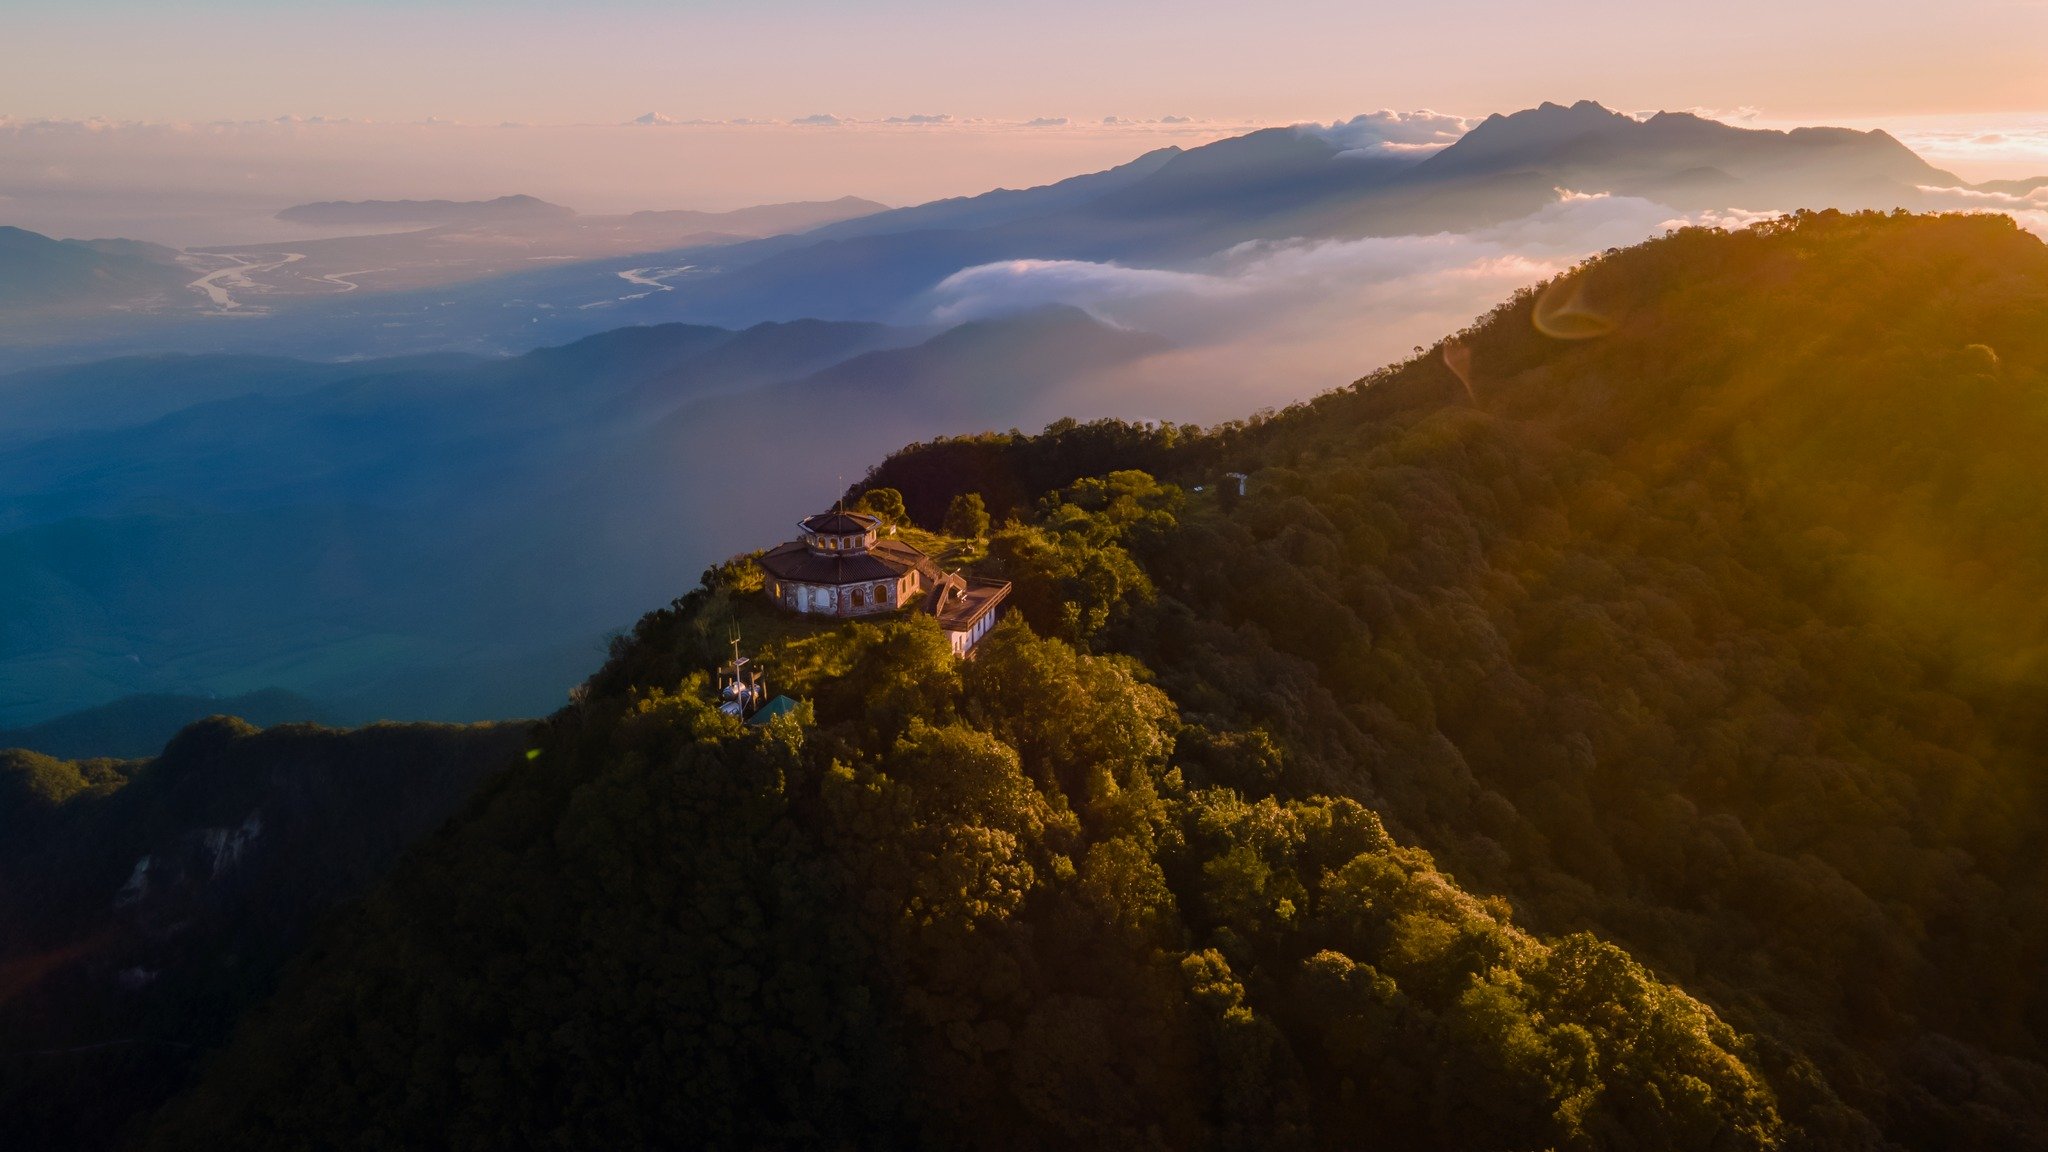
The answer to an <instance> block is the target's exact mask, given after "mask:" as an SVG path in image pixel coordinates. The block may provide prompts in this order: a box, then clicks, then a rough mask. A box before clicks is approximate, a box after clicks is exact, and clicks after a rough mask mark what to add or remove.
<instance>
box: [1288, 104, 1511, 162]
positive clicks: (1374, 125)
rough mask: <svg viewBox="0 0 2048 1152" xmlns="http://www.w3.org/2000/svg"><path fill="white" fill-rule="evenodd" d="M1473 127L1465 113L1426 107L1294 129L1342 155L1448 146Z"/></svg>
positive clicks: (1355, 117) (1430, 150) (1312, 124)
mask: <svg viewBox="0 0 2048 1152" xmlns="http://www.w3.org/2000/svg"><path fill="white" fill-rule="evenodd" d="M1471 127H1472V121H1470V120H1467V119H1466V118H1464V117H1462V116H1450V115H1446V114H1444V113H1441V112H1431V111H1428V110H1427V109H1425V110H1422V111H1419V112H1391V111H1386V110H1384V109H1383V110H1381V111H1378V112H1367V113H1365V114H1364V115H1362V116H1353V117H1352V118H1351V119H1349V120H1334V121H1331V122H1330V123H1328V124H1315V123H1309V124H1296V125H1295V126H1294V130H1295V131H1297V132H1300V133H1303V134H1304V135H1309V136H1315V137H1317V138H1319V139H1322V140H1326V141H1328V142H1329V143H1330V145H1331V146H1332V147H1335V148H1336V149H1337V154H1338V155H1339V156H1371V155H1381V154H1384V153H1388V152H1434V151H1436V150H1437V149H1439V148H1445V147H1449V146H1450V145H1451V144H1454V143H1456V142H1457V139H1458V137H1460V136H1463V135H1464V134H1465V132H1466V130H1467V129H1469V128H1471Z"/></svg>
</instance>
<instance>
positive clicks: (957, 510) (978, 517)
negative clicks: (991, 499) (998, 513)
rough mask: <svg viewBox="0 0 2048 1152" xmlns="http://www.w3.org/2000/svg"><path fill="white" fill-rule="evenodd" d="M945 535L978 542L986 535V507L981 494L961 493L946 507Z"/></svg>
mask: <svg viewBox="0 0 2048 1152" xmlns="http://www.w3.org/2000/svg"><path fill="white" fill-rule="evenodd" d="M946 534H947V535H948V536H963V537H966V538H968V539H970V540H979V539H981V538H982V537H983V536H986V535H988V506H987V505H986V504H984V503H982V499H981V493H979V492H962V493H961V494H960V495H958V496H955V497H953V502H952V503H951V504H949V505H947V506H946Z"/></svg>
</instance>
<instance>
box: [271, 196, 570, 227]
mask: <svg viewBox="0 0 2048 1152" xmlns="http://www.w3.org/2000/svg"><path fill="white" fill-rule="evenodd" d="M575 214H576V211H575V209H573V208H564V207H562V206H561V205H560V204H550V203H548V202H547V201H545V200H541V199H537V198H535V197H532V196H500V197H498V198H497V199H495V200H322V201H320V202H318V203H314V204H294V205H293V206H291V207H290V208H286V209H285V210H283V211H282V212H279V213H278V214H277V218H278V219H279V220H284V221H288V222H290V223H293V224H316V225H318V224H454V223H458V222H460V223H470V222H479V221H488V220H499V221H502V220H534V219H541V220H559V219H565V218H567V217H570V216H574V215H575Z"/></svg>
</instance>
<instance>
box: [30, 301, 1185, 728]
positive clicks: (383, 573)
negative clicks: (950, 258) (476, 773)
mask: <svg viewBox="0 0 2048 1152" xmlns="http://www.w3.org/2000/svg"><path fill="white" fill-rule="evenodd" d="M1158 347H1159V341H1158V340H1157V339H1156V338H1154V337H1149V336H1145V335H1142V334H1138V333H1129V332H1122V331H1118V330H1115V329H1111V328H1109V327H1107V326H1105V325H1102V324H1100V323H1098V322H1096V321H1094V320H1093V319H1091V318H1089V317H1088V316H1086V315H1085V314H1082V313H1080V312H1077V311H1073V310H1070V309H1067V310H1062V309H1055V310H1048V311H1042V312H1037V313H1031V314H1025V315H1019V316H1014V317H1009V318H1005V319H1003V320H999V321H988V322H977V323H971V324H964V325H960V326H957V327H955V328H952V329H950V330H945V331H938V332H936V333H935V332H933V331H932V330H928V329H902V328H891V327H886V326H881V325H874V324H859V323H827V322H821V321H801V322H792V323H784V324H765V325H758V326H755V327H753V328H750V329H747V330H744V331H735V330H730V329H723V328H714V327H706V326H688V325H668V326H662V327H652V328H629V329H622V330H619V331H616V332H611V333H607V334H604V335H600V336H596V337H591V338H589V339H586V340H583V341H580V342H578V343H576V344H573V345H569V346H566V347H561V348H552V349H544V350H540V351H536V352H533V353H529V354H527V355H524V356H520V357H516V358H511V359H503V360H475V359H465V358H459V357H439V358H431V357H430V358H414V359H409V360H400V361H390V362H371V363H361V364H351V365H334V364H315V363H303V362H296V361H283V360H249V361H242V360H239V359H238V358H232V357H227V358H223V357H215V358H209V359H205V360H193V359H189V358H166V359H161V360H157V361H150V360H146V359H143V360H125V361H114V362H111V363H109V364H106V365H85V366H79V367H74V368H68V369H62V370H39V371H38V372H36V373H33V374H30V375H29V376H28V377H25V378H24V377H16V378H11V379H0V398H7V397H11V396H14V395H15V394H17V393H29V394H30V399H32V401H33V403H24V405H23V407H24V408H26V409H31V410H33V411H34V412H35V413H36V419H37V421H39V423H40V426H41V427H42V428H43V429H44V430H45V431H44V433H43V434H41V435H39V436H36V437H34V438H30V439H27V440H23V441H17V442H16V443H14V444H13V445H11V446H7V445H5V444H4V442H0V600H4V602H6V603H8V604H11V605H15V606H17V607H18V608H19V610H18V611H14V612H10V613H8V614H6V615H5V616H0V724H5V725H9V726H15V727H19V726H24V725H30V724H35V723H37V722H39V721H42V720H44V719H45V718H47V717H50V716H53V715H56V714H59V713H62V712H66V711H70V710H73V709H77V708H81V707H87V706H91V705H94V704H98V703H100V702H103V701H106V700H109V699H114V698H117V697H121V696H126V695H131V694H136V693H151V692H154V693H163V692H172V693H185V694H193V693H218V694H222V695H233V694H237V693H242V692H247V691H251V690H253V689H257V688H273V687H275V688H283V689H287V690H289V691H291V692H295V693H298V694H300V695H302V696H304V697H306V698H308V699H309V700H311V701H313V702H314V703H315V704H317V705H318V707H320V708H321V709H323V710H324V711H325V712H326V713H327V714H333V715H344V716H392V717H416V718H433V719H466V718H474V717H485V716H509V715H535V714H538V713H541V712H544V711H546V710H548V709H549V708H551V707H553V706H554V705H556V704H557V703H559V701H560V700H561V697H562V693H563V692H565V691H566V690H567V688H568V687H569V685H570V684H572V683H573V682H574V681H575V679H576V677H577V675H579V673H580V670H581V669H582V668H583V667H584V666H586V665H587V664H588V663H589V662H590V660H591V658H592V654H593V653H594V652H597V651H599V650H601V648H602V640H603V637H604V635H605V634H606V633H607V632H608V631H609V630H611V629H613V628H615V627H617V626H618V625H619V624H621V623H623V622H625V621H626V620H628V619H630V618H631V614H632V612H633V609H634V606H635V605H638V604H643V603H646V602H648V601H649V600H650V599H654V600H662V599H665V598H667V597H669V596H672V595H674V594H675V592H676V591H677V590H679V589H680V588H682V587H683V586H685V585H686V584H687V583H688V582H689V581H690V580H691V579H693V578H694V576H695V574H696V573H697V572H698V571H699V570H700V569H701V568H702V567H703V566H704V565H705V564H707V563H710V562H712V561H714V560H716V559H718V558H720V557H722V556H724V555H727V554H729V553H731V552H732V551H734V550H737V549H740V548H745V547H749V546H752V545H755V544H761V543H774V542H776V540H778V539H780V534H782V533H783V532H784V530H785V528H786V527H787V525H789V524H790V523H793V522H794V520H795V519H796V518H798V517H800V516H801V515H803V514H805V513H807V512H810V511H815V508H814V507H813V506H812V505H813V504H815V503H816V502H817V501H819V500H822V499H825V498H827V495H828V494H829V493H830V492H832V491H833V490H834V489H835V488H836V487H838V486H839V485H840V484H841V483H843V482H844V481H845V480H847V479H851V478H852V477H853V476H854V475H856V474H857V473H858V471H859V470H860V469H861V468H863V467H864V466H865V463H866V461H868V460H870V459H872V458H874V457H876V456H878V455H880V454H881V453H883V452H886V451H887V450H888V449H889V448H891V447H893V446H895V445H898V444H901V443H903V442H905V441H908V440H916V439H921V438H925V437H929V436H933V435H938V434H940V433H944V432H949V431H956V430H958V429H960V428H979V427H1008V426H1012V425H1018V424H1024V425H1034V424H1035V423H1043V422H1044V421H1045V420H1048V419H1051V418H1052V417H1053V416H1056V415H1058V414H1059V413H1060V410H1061V407H1062V406H1063V405H1064V403H1065V402H1064V401H1063V400H1062V399H1060V397H1061V396H1062V392H1061V391H1060V389H1061V386H1062V385H1063V384H1064V383H1065V382H1067V381H1070V380H1073V379H1076V378H1079V377H1081V376H1084V375H1086V374H1087V373H1089V372H1091V371H1095V370H1099V369H1102V368H1105V367H1108V366H1112V365H1115V364H1119V363H1124V362H1127V361H1130V360H1132V359H1135V358H1137V357H1140V356H1144V355H1146V354H1148V353H1150V352H1152V351H1155V350H1157V348H1158ZM159 378H160V379H161V380H162V381H163V384H162V386H161V387H159V386H158V383H157V381H158V379H159ZM238 389H239V391H238ZM126 392H133V393H134V394H135V395H136V396H137V397H138V402H137V404H136V406H135V410H134V411H131V410H130V409H129V407H128V406H127V405H124V404H123V403H121V402H120V401H119V400H118V399H117V397H119V396H120V395H122V394H123V393H126ZM66 394H72V395H76V396H78V397H80V398H81V403H80V405H79V406H78V408H77V409H75V410H68V411H67V410H63V409H62V408H61V406H60V405H58V404H57V402H56V398H58V397H61V396H63V395H66ZM4 411H5V409H4V408H0V413H4ZM77 748H78V746H77V745H66V746H65V750H66V751H74V750H77Z"/></svg>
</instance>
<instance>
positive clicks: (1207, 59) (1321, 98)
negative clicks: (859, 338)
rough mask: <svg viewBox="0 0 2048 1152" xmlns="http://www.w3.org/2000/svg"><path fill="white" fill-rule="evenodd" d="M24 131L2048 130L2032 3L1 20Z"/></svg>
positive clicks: (867, 7)
mask: <svg viewBox="0 0 2048 1152" xmlns="http://www.w3.org/2000/svg"><path fill="white" fill-rule="evenodd" d="M0 11H4V13H5V19H6V29H7V39H8V40H9V41H10V49H9V51H8V54H7V55H8V62H7V67H6V68H5V69H4V70H0V111H5V112H6V113H7V114H9V115H13V116H17V117H23V116H25V117H67V118H82V117H90V116H100V117H107V118H112V119H160V118H169V119H197V120H206V119H241V118H267V117H270V116H277V115H284V114H297V115H301V116H313V115H322V116H347V117H356V118H363V117H370V118H377V119H402V120H410V119H418V118H423V117H427V116H439V117H444V118H452V119H464V120H480V121H500V120H517V121H537V122H548V123H564V122H591V123H614V122H617V121H620V120H625V119H629V118H631V117H634V116H638V115H640V114H642V113H645V112H649V111H660V112H665V113H668V114H670V115H677V116H691V117H704V118H714V119H730V118H735V117H762V118H777V119H789V118H793V117H798V116H804V115H809V114H812V113H817V112H827V113H833V114H837V115H855V116H863V117H883V116H890V115H910V114H917V113H924V114H936V113H944V114H949V115H953V116H956V117H995V118H1015V119H1026V118H1031V117H1039V116H1078V117H1084V118H1094V119H1099V118H1100V117H1103V116H1110V115H1118V116H1161V115H1168V114H1171V115H1182V116H1192V117H1197V118H1203V119H1230V118H1253V119H1260V120H1287V119H1328V118H1331V117H1335V116H1339V115H1346V114H1349V113H1350V112H1352V111H1356V110H1359V109H1361V108H1364V107H1367V106H1371V107H1380V106H1397V107H1444V108H1457V109H1488V110H1491V109H1497V108H1512V107H1522V106H1526V105H1529V104H1533V103H1536V102H1538V101H1540V100H1543V99H1556V100H1568V99H1576V98H1579V97H1582V96H1583V97H1591V98H1594V99H1598V100H1601V101H1602V102H1604V103H1607V104H1609V105H1611V106H1615V107H1692V106H1707V107H1724V108H1734V107H1742V106H1754V107H1760V108H1765V109H1768V110H1769V111H1770V112H1772V113H1773V114H1780V115H1791V116H1798V117H1808V116H1832V117H1844V116H1869V115H1900V114H1938V113H1987V112H2020V111H2031V110H2038V109H2048V78H2044V73H2048V70H2044V69H2043V68H2042V63H2043V60H2044V49H2048V3H2044V2H2043V0H1946V2H1945V3H1943V4H1942V5H1940V6H1939V11H1938V13H1937V12H1936V11H1935V10H1934V9H1933V8H1932V7H1931V6H1929V5H1927V4H1925V3H1917V2H1915V3H1907V2H1901V0H1875V2H1873V0H1805V2H1800V0H1720V2H1719V3H1716V4H1713V5H1700V4H1696V3H1684V4H1679V3H1668V2H1652V0H1550V2H1548V3H1528V2H1526V0H1431V2H1429V3H1418V2H1414V0H1410V2H1406V3H1399V4H1387V3H1372V2H1369V0H1294V2H1269V3H1261V4H1247V3H1243V2H1241V0H1172V2H1157V0H1136V2H1130V0H1126V2H1118V0H1038V2H1037V3H1032V4H1020V3H989V2H984V0H947V2H943V3H942V2H938V0H858V2H825V0H745V2H740V0H660V2H656V0H584V2H579V3H574V4H568V3H558V2H547V3H540V2H534V0H490V2H488V3H485V2H480V0H406V2H404V3H398V2H385V0H369V2H365V0H328V2H325V3H317V4H316V3H306V2H301V0H261V2H260V3H259V2H256V0H170V2H165V0H148V2H139V0H4V3H0Z"/></svg>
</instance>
